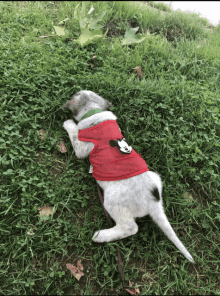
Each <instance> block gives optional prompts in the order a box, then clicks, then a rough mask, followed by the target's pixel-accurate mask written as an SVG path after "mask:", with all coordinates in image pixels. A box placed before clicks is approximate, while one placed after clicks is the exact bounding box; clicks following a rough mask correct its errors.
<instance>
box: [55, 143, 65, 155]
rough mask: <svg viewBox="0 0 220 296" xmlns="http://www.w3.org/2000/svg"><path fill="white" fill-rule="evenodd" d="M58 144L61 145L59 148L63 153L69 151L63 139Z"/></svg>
mask: <svg viewBox="0 0 220 296" xmlns="http://www.w3.org/2000/svg"><path fill="white" fill-rule="evenodd" d="M57 146H58V147H59V150H60V152H61V153H66V152H67V150H66V146H65V144H64V142H63V141H58V142H57Z"/></svg>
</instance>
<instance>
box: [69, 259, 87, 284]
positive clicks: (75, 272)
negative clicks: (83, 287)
mask: <svg viewBox="0 0 220 296" xmlns="http://www.w3.org/2000/svg"><path fill="white" fill-rule="evenodd" d="M66 268H67V269H69V270H70V271H71V273H72V275H73V276H74V277H75V278H76V279H77V280H78V281H79V280H80V278H81V277H82V276H84V273H83V272H82V270H83V269H84V268H83V266H82V264H81V259H80V260H79V261H78V262H77V267H76V266H74V265H73V264H70V263H67V264H66Z"/></svg>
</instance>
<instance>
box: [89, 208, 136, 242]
mask: <svg viewBox="0 0 220 296" xmlns="http://www.w3.org/2000/svg"><path fill="white" fill-rule="evenodd" d="M104 206H105V209H106V211H107V212H108V213H109V215H110V216H111V217H112V218H113V219H114V220H115V222H116V225H115V226H114V227H112V228H109V229H104V230H100V231H96V232H95V234H94V235H93V238H92V240H93V241H94V242H98V243H104V242H111V241H115V240H118V239H122V238H125V237H128V236H130V235H133V234H135V233H137V231H138V226H137V224H136V223H135V221H134V218H133V215H132V213H131V211H130V210H129V208H126V207H121V206H120V207H117V206H114V207H111V208H110V207H106V205H105V204H104Z"/></svg>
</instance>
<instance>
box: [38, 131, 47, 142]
mask: <svg viewBox="0 0 220 296" xmlns="http://www.w3.org/2000/svg"><path fill="white" fill-rule="evenodd" d="M39 135H40V136H41V137H40V139H41V140H43V139H44V135H47V132H45V131H44V130H42V129H40V130H39Z"/></svg>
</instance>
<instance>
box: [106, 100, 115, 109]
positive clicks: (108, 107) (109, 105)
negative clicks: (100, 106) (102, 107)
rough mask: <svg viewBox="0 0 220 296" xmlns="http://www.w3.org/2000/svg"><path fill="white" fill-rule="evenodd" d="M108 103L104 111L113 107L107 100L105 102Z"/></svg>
mask: <svg viewBox="0 0 220 296" xmlns="http://www.w3.org/2000/svg"><path fill="white" fill-rule="evenodd" d="M106 101H107V102H108V106H107V108H106V109H110V108H111V107H114V106H113V104H112V103H111V102H109V101H108V100H106Z"/></svg>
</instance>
